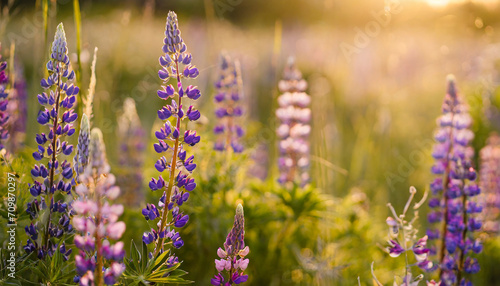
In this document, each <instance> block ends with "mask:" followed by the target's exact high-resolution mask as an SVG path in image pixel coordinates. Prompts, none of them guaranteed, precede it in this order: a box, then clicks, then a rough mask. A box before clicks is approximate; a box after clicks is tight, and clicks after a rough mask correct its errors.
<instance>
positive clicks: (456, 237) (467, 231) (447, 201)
mask: <svg viewBox="0 0 500 286" xmlns="http://www.w3.org/2000/svg"><path fill="white" fill-rule="evenodd" d="M442 111H443V114H442V115H441V116H440V117H439V119H438V120H437V124H438V129H437V131H436V133H435V136H434V137H435V140H436V144H435V146H434V150H433V153H432V156H433V157H434V159H435V160H436V161H435V164H434V165H433V166H432V173H433V174H434V175H436V178H435V179H434V181H433V182H432V183H431V185H430V188H431V191H432V195H433V197H432V198H431V199H430V200H429V206H430V207H431V209H432V211H431V212H430V213H429V214H428V220H429V222H430V223H431V224H438V223H440V224H441V228H435V227H433V228H430V229H429V230H428V231H427V235H428V236H429V239H430V240H437V239H439V240H440V243H439V246H440V250H439V252H438V254H439V256H438V262H439V264H438V265H439V268H440V270H439V271H440V279H441V283H442V285H455V284H457V283H460V284H461V285H462V284H466V283H469V282H468V281H466V280H465V278H463V274H464V272H465V273H469V274H471V273H476V272H478V271H479V265H478V263H477V260H476V259H475V258H472V257H470V256H468V255H469V254H470V253H472V252H474V253H479V252H480V251H481V249H482V246H481V243H480V242H479V241H478V240H473V239H472V237H471V233H472V232H473V231H477V230H479V229H480V228H481V222H480V221H479V220H478V219H477V217H476V215H475V214H477V213H480V212H481V210H482V207H481V206H479V205H478V204H476V202H475V201H473V200H472V199H471V198H472V197H475V196H477V195H479V193H480V189H479V187H478V186H477V185H476V184H475V183H474V181H475V179H476V171H475V170H474V169H473V168H472V166H471V159H472V157H473V150H472V148H471V147H470V146H469V144H470V142H471V140H472V139H473V137H474V134H473V133H472V131H471V130H469V127H470V125H471V121H472V120H471V117H470V115H469V113H468V107H467V105H466V104H465V103H464V102H463V101H462V99H461V97H460V96H459V94H458V93H457V90H456V87H455V82H454V79H453V78H452V77H451V76H450V77H449V79H448V92H447V95H446V97H445V99H444V102H443V106H442ZM435 252H436V251H435V250H433V253H435ZM462 279H463V280H462Z"/></svg>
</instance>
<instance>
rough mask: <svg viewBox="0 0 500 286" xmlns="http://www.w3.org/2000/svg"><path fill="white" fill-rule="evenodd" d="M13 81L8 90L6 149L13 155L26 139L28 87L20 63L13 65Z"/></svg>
mask: <svg viewBox="0 0 500 286" xmlns="http://www.w3.org/2000/svg"><path fill="white" fill-rule="evenodd" d="M14 72H15V78H14V79H15V81H14V84H13V88H11V89H10V90H9V93H10V94H9V104H8V105H7V113H8V114H9V116H10V119H9V126H8V129H9V137H10V138H9V142H8V146H7V149H8V151H9V153H11V154H15V153H16V151H17V150H19V149H20V148H21V147H22V146H23V145H24V139H25V137H26V118H27V117H28V108H27V105H26V102H27V101H28V87H27V84H26V79H25V78H24V70H23V68H22V66H21V64H20V63H17V62H16V64H15V65H14Z"/></svg>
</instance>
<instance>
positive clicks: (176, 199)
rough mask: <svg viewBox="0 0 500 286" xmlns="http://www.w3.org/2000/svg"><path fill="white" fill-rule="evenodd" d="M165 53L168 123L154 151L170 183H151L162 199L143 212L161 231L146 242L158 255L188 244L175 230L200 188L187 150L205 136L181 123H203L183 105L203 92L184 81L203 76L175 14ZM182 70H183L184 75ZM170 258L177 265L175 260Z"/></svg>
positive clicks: (164, 115)
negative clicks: (169, 247)
mask: <svg viewBox="0 0 500 286" xmlns="http://www.w3.org/2000/svg"><path fill="white" fill-rule="evenodd" d="M163 52H164V55H163V56H161V57H160V59H159V60H160V64H161V66H162V68H161V69H160V70H159V72H158V75H159V77H160V79H162V80H163V83H164V84H163V85H162V88H161V89H160V90H158V96H159V97H160V98H161V99H163V100H166V102H167V103H166V105H165V106H164V107H163V108H161V109H160V110H158V117H159V118H160V120H162V121H164V124H163V126H162V127H161V129H160V130H158V131H156V132H155V136H156V139H157V140H158V143H155V144H154V149H155V151H156V152H157V153H159V154H165V156H162V157H161V158H160V159H159V160H158V161H157V162H156V164H155V168H156V169H157V170H158V172H160V173H163V172H166V173H167V175H166V177H167V179H166V180H165V179H164V178H163V177H162V176H161V175H160V176H159V177H158V178H157V179H156V178H152V179H151V181H150V182H149V187H150V189H151V190H152V191H160V192H162V193H163V194H162V196H161V198H160V200H159V202H158V206H156V205H154V204H148V205H147V206H146V208H144V209H143V210H142V214H143V215H144V217H145V218H146V220H148V221H152V222H153V223H155V225H156V227H157V228H156V229H154V228H152V229H151V231H150V232H146V233H144V235H143V241H144V242H145V243H146V244H150V243H153V242H154V243H155V250H154V253H153V256H156V255H158V254H159V253H162V252H163V251H164V245H165V239H167V238H168V239H169V242H168V243H171V244H172V245H173V246H174V247H175V248H179V247H181V246H182V245H183V244H184V242H183V241H182V239H181V237H180V235H179V233H178V232H177V231H176V230H175V229H174V228H182V227H183V226H184V225H186V223H187V222H188V220H189V216H188V215H186V214H184V213H183V212H182V211H181V210H180V209H179V207H180V206H181V205H182V204H183V203H184V202H186V201H187V200H188V198H189V195H190V192H191V191H193V190H194V188H195V187H196V183H195V182H194V179H193V178H192V175H191V174H192V172H193V171H194V169H195V168H196V164H195V163H194V156H193V155H191V156H189V155H188V153H187V150H185V146H194V145H196V144H197V143H198V142H200V136H199V135H197V133H196V131H194V130H189V129H188V130H185V131H184V132H183V131H182V130H181V121H182V120H189V121H196V120H197V119H199V118H200V112H199V111H198V110H197V109H196V108H194V107H193V106H192V105H190V106H189V107H188V108H187V109H186V108H184V105H183V100H186V98H185V97H187V98H189V99H192V100H196V99H198V98H199V97H200V96H201V93H200V91H199V89H198V88H197V87H196V86H192V85H189V86H187V87H184V86H183V84H182V82H181V79H192V78H196V77H197V76H198V74H199V72H198V69H197V68H196V67H195V66H193V65H192V64H191V59H192V56H191V54H190V53H189V52H188V51H187V47H186V44H184V41H183V40H182V38H181V32H180V30H179V27H178V22H177V15H176V14H175V13H174V12H172V11H170V12H169V13H168V16H167V23H166V31H165V39H164V45H163ZM181 65H183V66H184V69H183V70H182V68H181ZM170 78H173V79H174V80H175V81H176V87H174V85H172V84H168V85H167V83H168V81H169V79H170ZM171 122H173V123H171ZM169 213H171V216H169ZM169 218H170V219H169ZM171 259H174V260H175V258H171Z"/></svg>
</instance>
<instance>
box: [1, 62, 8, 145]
mask: <svg viewBox="0 0 500 286" xmlns="http://www.w3.org/2000/svg"><path fill="white" fill-rule="evenodd" d="M8 83H9V77H8V76H7V62H4V61H2V55H0V150H2V149H3V148H5V146H4V143H3V142H4V141H5V140H7V138H9V131H8V129H7V122H8V121H9V113H8V112H7V104H8V98H7V97H8V95H9V93H8V92H7V84H8Z"/></svg>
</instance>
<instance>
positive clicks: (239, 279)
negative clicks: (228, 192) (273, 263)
mask: <svg viewBox="0 0 500 286" xmlns="http://www.w3.org/2000/svg"><path fill="white" fill-rule="evenodd" d="M244 238H245V217H244V213H243V206H242V205H241V204H238V207H237V208H236V215H235V216H234V224H233V228H232V229H231V231H230V232H229V234H228V235H227V238H226V242H224V250H222V248H219V249H218V250H217V255H218V256H219V258H220V259H216V260H215V268H216V269H217V272H218V273H217V275H215V278H212V279H211V280H210V282H211V283H212V285H216V286H217V285H232V284H233V283H234V284H241V283H243V282H246V281H247V280H248V275H245V274H244V271H245V270H246V269H247V267H248V263H249V262H250V260H249V259H248V258H245V256H247V255H248V253H249V252H250V249H249V247H248V246H245V241H244ZM224 271H227V273H228V275H227V277H224V275H223V272H224Z"/></svg>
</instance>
